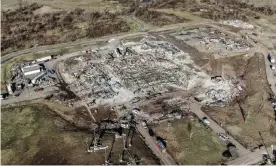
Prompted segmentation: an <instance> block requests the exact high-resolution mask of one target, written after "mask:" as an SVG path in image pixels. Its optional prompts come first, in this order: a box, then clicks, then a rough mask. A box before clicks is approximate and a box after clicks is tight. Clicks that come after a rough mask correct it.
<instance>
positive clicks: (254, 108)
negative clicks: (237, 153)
mask: <svg viewBox="0 0 276 166" xmlns="http://www.w3.org/2000/svg"><path fill="white" fill-rule="evenodd" d="M211 66H213V69H214V70H213V71H211V72H212V73H215V72H217V73H215V74H221V73H222V72H223V73H224V74H227V75H229V76H235V77H241V78H243V80H244V84H245V92H246V93H245V96H240V98H238V102H235V103H233V104H231V105H229V106H226V107H224V108H219V107H210V108H205V109H204V110H205V112H206V113H207V114H209V115H210V116H211V117H212V118H213V119H214V120H215V121H217V122H218V123H222V125H223V126H224V128H225V129H227V130H228V131H229V132H230V133H231V135H233V136H234V137H235V138H237V140H239V142H240V143H242V144H243V145H244V146H245V147H247V148H250V149H253V148H255V147H257V146H258V145H260V144H262V141H261V138H260V136H259V133H258V132H259V131H262V135H263V137H264V138H265V142H266V144H267V145H271V144H275V143H276V135H275V131H276V128H275V125H276V123H275V120H274V113H273V107H272V104H271V103H270V102H269V101H268V98H270V97H271V95H272V92H271V90H270V88H269V85H268V83H267V79H266V73H265V66H264V59H263V55H260V54H256V55H254V56H253V57H250V56H247V57H246V56H240V57H232V58H227V59H224V60H214V61H213V62H211ZM273 86H274V85H273ZM242 112H243V114H244V115H245V122H243V116H242Z"/></svg>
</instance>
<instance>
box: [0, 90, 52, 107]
mask: <svg viewBox="0 0 276 166" xmlns="http://www.w3.org/2000/svg"><path fill="white" fill-rule="evenodd" d="M54 90H57V88H56V87H47V88H46V89H44V90H43V91H39V92H35V91H34V90H33V88H32V89H30V90H28V89H27V88H25V90H24V91H23V92H22V93H21V94H20V96H18V97H10V98H8V99H5V100H1V105H6V104H12V103H17V102H21V101H28V100H35V99H39V98H45V97H47V96H49V95H51V94H52V93H53V91H54Z"/></svg>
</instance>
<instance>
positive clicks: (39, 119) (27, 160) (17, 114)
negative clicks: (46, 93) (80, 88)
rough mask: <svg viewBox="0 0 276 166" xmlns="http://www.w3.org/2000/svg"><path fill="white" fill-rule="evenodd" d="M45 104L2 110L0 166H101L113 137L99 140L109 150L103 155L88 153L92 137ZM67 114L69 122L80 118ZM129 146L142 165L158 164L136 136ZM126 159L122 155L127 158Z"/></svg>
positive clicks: (119, 143) (116, 154)
mask: <svg viewBox="0 0 276 166" xmlns="http://www.w3.org/2000/svg"><path fill="white" fill-rule="evenodd" d="M44 103H47V102H44ZM44 103H43V101H40V102H39V101H37V102H36V103H35V102H34V101H32V102H24V103H20V104H17V105H15V106H13V107H10V106H7V107H2V108H1V109H2V110H1V121H2V124H1V125H2V130H1V163H2V164H5V165H7V164H13V165H18V164H20V165H38V164H43V165H47V164H51V165H52V164H68V165H70V164H73V165H91V164H93V165H94V164H95V165H103V164H104V162H105V159H107V156H108V154H109V153H110V151H111V147H112V144H113V140H114V134H108V133H106V134H105V135H104V136H103V138H102V141H101V142H102V143H103V144H104V145H107V146H108V148H107V150H106V154H105V151H104V150H100V151H96V152H95V153H88V152H86V150H87V147H88V144H90V143H91V141H92V139H93V134H89V132H88V131H86V130H79V128H76V127H75V126H72V125H70V124H69V123H68V122H67V121H65V120H64V119H62V118H60V117H59V116H58V115H57V114H56V113H55V112H56V111H57V110H55V111H53V110H51V109H50V108H49V107H47V106H46V105H44ZM48 104H49V103H48ZM58 105H59V104H58V103H57V104H55V105H54V106H53V108H55V109H58V108H60V109H61V108H63V107H64V106H62V107H60V106H58ZM63 111H64V110H62V111H61V112H63ZM66 111H67V114H68V115H69V114H70V115H72V117H71V119H72V120H74V119H76V118H78V117H77V116H79V114H75V113H74V112H72V113H70V112H68V111H70V109H67V110H66ZM73 111H77V110H73ZM64 113H65V112H64ZM90 133H91V132H90ZM92 133H93V132H92ZM132 142H133V143H132V147H131V148H130V149H129V150H130V151H132V152H133V154H137V155H138V156H139V157H140V158H141V159H142V160H141V163H142V164H156V163H157V162H158V161H157V159H156V157H155V156H153V155H152V153H151V151H150V150H149V148H148V147H147V146H146V145H145V143H144V142H143V141H142V139H141V138H140V137H139V134H137V133H135V135H134V137H133V141H132ZM115 144H116V145H115V147H114V148H113V151H112V158H113V159H114V160H112V162H114V163H118V162H119V155H120V154H121V153H122V151H123V140H122V138H121V139H116V143H115ZM105 155H106V157H105ZM127 156H128V155H127V153H125V157H126V158H127Z"/></svg>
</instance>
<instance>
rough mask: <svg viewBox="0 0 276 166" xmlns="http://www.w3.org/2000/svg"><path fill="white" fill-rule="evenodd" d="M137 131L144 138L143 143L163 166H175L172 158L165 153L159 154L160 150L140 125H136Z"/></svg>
mask: <svg viewBox="0 0 276 166" xmlns="http://www.w3.org/2000/svg"><path fill="white" fill-rule="evenodd" d="M137 130H138V131H139V132H140V134H141V135H142V136H143V137H144V138H145V142H146V143H147V145H148V146H149V148H150V149H151V150H152V152H153V153H154V154H155V155H156V156H157V157H158V158H159V159H160V160H161V161H162V163H163V164H164V165H176V163H175V162H174V160H173V158H172V157H171V156H170V155H169V154H168V153H167V152H161V150H160V149H159V148H158V147H157V146H156V142H155V140H154V139H153V137H151V136H150V135H149V133H148V131H147V130H146V129H145V128H144V127H143V126H142V124H141V123H139V124H138V125H137Z"/></svg>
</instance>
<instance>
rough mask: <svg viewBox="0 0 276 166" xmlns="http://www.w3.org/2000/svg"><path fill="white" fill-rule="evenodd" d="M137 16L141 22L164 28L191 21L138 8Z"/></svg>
mask: <svg viewBox="0 0 276 166" xmlns="http://www.w3.org/2000/svg"><path fill="white" fill-rule="evenodd" d="M135 16H136V17H137V18H139V19H140V20H142V21H144V22H146V23H150V24H151V25H154V26H164V25H169V24H176V23H182V22H187V21H189V20H188V19H185V18H180V17H178V16H176V15H174V14H167V13H162V12H157V11H151V10H148V9H147V8H138V9H137V10H136V14H135Z"/></svg>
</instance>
